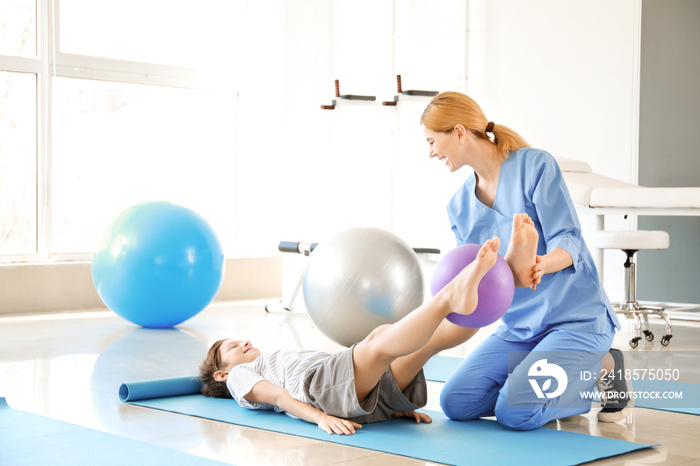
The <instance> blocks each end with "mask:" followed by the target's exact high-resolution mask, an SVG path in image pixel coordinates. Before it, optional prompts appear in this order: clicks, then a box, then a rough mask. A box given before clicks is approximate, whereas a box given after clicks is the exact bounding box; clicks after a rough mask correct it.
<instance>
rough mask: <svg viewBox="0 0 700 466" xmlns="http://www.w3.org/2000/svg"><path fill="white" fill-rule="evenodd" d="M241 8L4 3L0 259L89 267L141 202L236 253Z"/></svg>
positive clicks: (162, 1)
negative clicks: (173, 210)
mask: <svg viewBox="0 0 700 466" xmlns="http://www.w3.org/2000/svg"><path fill="white" fill-rule="evenodd" d="M244 6H245V1H244V0H148V1H146V2H143V1H141V0H119V1H116V0H114V1H107V0H106V1H101V2H94V1H92V0H3V2H2V4H1V5H0V261H2V262H14V261H43V260H47V259H56V258H63V259H71V258H74V259H87V258H89V254H90V252H91V251H92V249H93V248H94V246H95V244H96V243H97V241H98V240H99V239H100V236H101V235H102V233H103V232H104V230H105V229H106V227H107V225H108V224H109V222H110V221H111V220H112V219H113V218H114V217H115V216H116V215H117V214H118V213H119V212H120V211H121V210H123V209H125V208H127V207H128V206H130V205H132V204H135V203H138V202H144V201H148V200H168V201H171V202H174V203H178V204H181V205H184V206H185V207H189V208H191V209H193V210H195V211H197V212H198V213H200V214H201V215H202V216H204V217H205V218H206V219H207V220H208V221H209V222H210V223H211V224H212V226H213V227H214V229H215V230H216V231H217V233H218V234H219V237H220V240H221V242H222V245H223V247H224V250H225V251H226V250H230V249H231V248H232V247H233V246H232V243H233V240H234V237H235V226H234V222H235V219H236V213H235V209H236V205H237V202H236V196H237V192H236V185H235V179H236V176H237V174H236V170H237V162H236V157H237V154H236V147H237V141H236V134H237V132H236V126H237V122H236V118H237V106H238V97H237V90H236V84H235V83H236V82H237V70H236V69H235V67H232V63H234V62H235V60H232V57H234V56H235V54H236V50H235V46H236V40H235V35H236V34H239V33H240V30H239V28H237V27H236V24H237V22H239V21H240V17H241V16H242V15H241V12H244ZM222 50H224V51H227V52H228V54H222V53H221V51H222ZM212 77H216V80H214V79H212ZM220 83H223V84H224V85H222V86H220V87H217V84H220Z"/></svg>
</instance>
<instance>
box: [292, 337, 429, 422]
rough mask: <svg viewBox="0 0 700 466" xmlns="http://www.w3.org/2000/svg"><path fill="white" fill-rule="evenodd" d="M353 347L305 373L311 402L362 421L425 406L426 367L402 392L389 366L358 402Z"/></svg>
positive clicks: (426, 397)
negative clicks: (367, 393) (424, 372)
mask: <svg viewBox="0 0 700 466" xmlns="http://www.w3.org/2000/svg"><path fill="white" fill-rule="evenodd" d="M353 348H354V346H353V347H350V348H348V349H346V350H344V351H341V352H340V353H337V354H334V355H333V356H331V357H330V358H328V359H327V360H326V361H324V362H323V363H321V364H319V365H318V366H316V367H314V368H312V369H311V370H309V371H308V372H307V373H306V376H305V378H304V392H305V395H306V397H307V399H308V400H309V404H310V405H312V406H314V407H315V408H317V409H320V410H321V411H323V412H324V413H326V414H330V415H331V416H337V417H341V418H344V419H350V420H352V421H355V422H358V423H360V424H364V423H368V422H379V421H386V420H388V419H391V415H392V414H393V413H395V412H396V411H414V410H416V409H418V408H421V407H423V406H425V404H426V403H427V402H428V389H427V385H426V382H425V375H424V374H423V370H421V371H420V372H419V373H418V375H416V377H415V378H414V379H413V380H412V381H411V383H410V384H409V385H408V387H406V389H405V390H404V391H403V392H402V391H401V390H400V389H399V386H398V385H397V383H396V380H395V379H394V376H393V374H392V373H391V370H390V369H387V370H386V371H385V372H384V374H383V375H382V377H381V379H380V380H379V383H377V385H376V386H375V387H374V389H372V391H371V392H370V394H369V395H367V398H365V399H364V400H362V403H360V402H358V401H357V392H356V391H355V370H354V367H353V361H352V350H353Z"/></svg>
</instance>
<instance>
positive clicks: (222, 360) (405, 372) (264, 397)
mask: <svg viewBox="0 0 700 466" xmlns="http://www.w3.org/2000/svg"><path fill="white" fill-rule="evenodd" d="M499 245H500V240H499V239H498V238H493V239H490V240H487V241H486V242H485V243H484V244H483V246H482V247H481V249H480V250H479V254H478V255H477V258H476V259H475V260H474V262H472V263H471V264H470V265H469V266H467V267H466V268H465V269H464V270H462V272H460V273H459V275H457V276H456V277H455V278H454V280H452V282H450V283H449V284H448V285H447V286H445V287H444V288H443V289H442V290H441V291H440V292H439V293H438V294H436V295H435V296H434V297H432V298H431V299H430V300H429V301H427V302H426V303H425V304H423V305H422V306H420V307H418V308H417V309H415V310H414V311H412V312H411V313H410V314H408V315H406V316H405V317H404V318H402V319H401V320H399V321H398V322H396V323H394V324H391V325H383V326H380V327H378V328H376V329H375V330H374V331H372V333H370V334H369V335H368V336H367V337H366V338H365V339H364V340H362V341H361V342H359V343H357V344H355V345H353V346H352V347H350V348H348V349H346V350H344V351H341V352H340V353H337V354H329V353H325V352H320V351H313V350H289V351H287V350H278V351H275V352H272V353H266V354H262V353H261V352H260V350H258V349H257V348H254V347H253V346H252V345H251V343H250V342H249V341H241V340H235V339H225V340H219V341H217V342H216V343H214V344H213V345H212V346H211V348H210V349H209V351H208V353H207V356H206V359H205V361H204V362H203V363H202V366H201V370H200V377H201V379H202V383H203V387H202V393H203V394H204V395H206V396H212V397H218V398H233V399H235V400H236V401H237V402H238V403H239V404H240V405H241V406H242V407H245V408H249V409H274V410H275V411H278V412H284V413H286V414H288V415H291V416H293V417H297V418H299V419H303V420H305V421H308V422H312V423H314V424H317V425H318V427H319V428H320V429H322V430H324V431H326V432H327V433H329V434H333V433H335V434H344V435H350V434H353V433H355V429H359V428H361V427H362V426H361V424H362V423H368V422H378V421H385V420H388V419H391V418H392V417H407V418H412V419H414V420H415V421H416V422H418V423H420V422H431V421H432V419H431V418H430V416H428V415H427V414H425V413H421V412H417V411H416V409H418V408H420V407H423V406H425V404H426V402H427V386H426V382H425V376H424V375H423V366H424V365H425V363H426V362H427V361H428V359H430V357H432V356H433V355H435V354H437V353H438V352H440V351H442V350H444V349H447V348H451V347H453V346H456V345H458V344H460V343H462V342H464V341H466V340H467V339H469V337H471V336H472V335H473V334H474V333H475V332H476V330H474V329H467V328H462V327H458V326H456V325H454V324H452V323H450V322H449V321H447V320H446V319H445V317H446V316H447V314H449V313H451V312H459V313H463V314H471V313H472V312H474V309H475V308H476V305H477V302H478V298H477V287H478V285H479V282H480V281H481V279H482V278H483V276H484V275H485V274H486V272H488V270H490V269H491V268H492V267H493V265H494V264H495V262H496V257H497V251H498V248H499Z"/></svg>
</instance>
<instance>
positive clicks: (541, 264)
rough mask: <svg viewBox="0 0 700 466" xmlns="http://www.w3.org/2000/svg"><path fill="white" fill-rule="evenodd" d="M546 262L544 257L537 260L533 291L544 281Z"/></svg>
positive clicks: (533, 268) (533, 273)
mask: <svg viewBox="0 0 700 466" xmlns="http://www.w3.org/2000/svg"><path fill="white" fill-rule="evenodd" d="M545 266H546V264H545V261H544V257H543V256H537V257H536V258H535V265H534V266H533V267H532V286H531V287H530V288H532V289H533V291H534V290H535V289H536V288H537V285H538V284H539V283H540V282H541V281H542V277H543V276H544V269H545Z"/></svg>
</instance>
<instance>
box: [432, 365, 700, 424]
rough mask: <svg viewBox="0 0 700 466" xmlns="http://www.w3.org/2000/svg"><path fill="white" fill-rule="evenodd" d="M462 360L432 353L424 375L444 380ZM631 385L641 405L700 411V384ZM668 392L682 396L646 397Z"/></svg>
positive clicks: (642, 381)
mask: <svg viewBox="0 0 700 466" xmlns="http://www.w3.org/2000/svg"><path fill="white" fill-rule="evenodd" d="M462 361H463V359H461V358H455V357H449V356H433V357H432V358H430V360H429V361H428V363H427V364H426V365H425V367H424V368H423V372H425V378H426V379H427V380H432V381H434V382H445V381H446V380H447V379H448V378H449V376H450V375H451V374H452V372H453V371H454V370H455V369H456V368H457V366H459V364H460V363H461V362H462ZM632 389H633V390H634V391H635V392H636V393H637V395H638V398H636V399H635V402H634V404H635V406H636V407H638V408H648V409H660V410H663V411H673V412H676V413H685V414H695V415H700V385H697V384H692V383H685V382H678V381H672V380H647V379H640V380H633V381H632ZM669 392H674V393H680V394H682V398H676V399H663V398H644V396H645V395H649V396H651V395H652V394H663V393H669ZM693 405H695V406H693Z"/></svg>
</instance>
